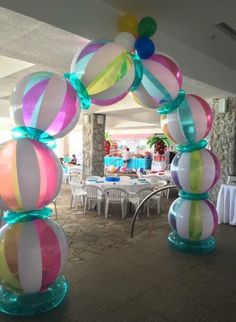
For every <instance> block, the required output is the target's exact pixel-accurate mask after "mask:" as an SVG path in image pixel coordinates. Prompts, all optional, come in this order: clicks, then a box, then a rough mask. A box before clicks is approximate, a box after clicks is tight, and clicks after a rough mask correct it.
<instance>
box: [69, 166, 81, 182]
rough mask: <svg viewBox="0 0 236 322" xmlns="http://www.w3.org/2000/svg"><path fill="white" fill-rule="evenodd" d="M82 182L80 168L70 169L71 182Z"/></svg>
mask: <svg viewBox="0 0 236 322" xmlns="http://www.w3.org/2000/svg"><path fill="white" fill-rule="evenodd" d="M81 180H82V176H81V172H80V170H79V169H78V168H71V169H70V182H74V183H79V182H80V181H81Z"/></svg>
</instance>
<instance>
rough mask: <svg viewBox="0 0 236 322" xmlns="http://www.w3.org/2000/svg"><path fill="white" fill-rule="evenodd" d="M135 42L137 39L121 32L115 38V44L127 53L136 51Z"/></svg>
mask: <svg viewBox="0 0 236 322" xmlns="http://www.w3.org/2000/svg"><path fill="white" fill-rule="evenodd" d="M135 41H136V39H135V37H134V36H133V35H132V34H131V33H129V32H121V33H119V34H118V35H117V36H116V37H115V38H114V42H115V43H116V44H118V45H120V46H121V47H123V48H125V49H126V50H127V51H131V50H132V49H134V45H135Z"/></svg>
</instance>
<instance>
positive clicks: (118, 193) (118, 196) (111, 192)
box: [104, 187, 127, 202]
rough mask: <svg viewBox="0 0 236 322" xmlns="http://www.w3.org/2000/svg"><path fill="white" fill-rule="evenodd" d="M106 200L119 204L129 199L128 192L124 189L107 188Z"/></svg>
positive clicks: (105, 192) (105, 191)
mask: <svg viewBox="0 0 236 322" xmlns="http://www.w3.org/2000/svg"><path fill="white" fill-rule="evenodd" d="M104 195H105V198H109V201H111V202H119V201H121V200H122V199H124V198H125V199H127V192H126V191H125V189H122V188H117V187H114V188H107V189H105V190H104Z"/></svg>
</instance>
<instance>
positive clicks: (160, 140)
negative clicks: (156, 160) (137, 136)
mask: <svg viewBox="0 0 236 322" xmlns="http://www.w3.org/2000/svg"><path fill="white" fill-rule="evenodd" d="M147 145H148V146H149V147H150V148H151V147H152V146H153V145H154V153H157V152H158V153H159V154H164V153H165V148H166V147H169V146H170V142H169V140H168V138H167V137H166V136H165V135H164V134H157V133H155V134H153V135H152V136H150V137H149V138H148V139H147Z"/></svg>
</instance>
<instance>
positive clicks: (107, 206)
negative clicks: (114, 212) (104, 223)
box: [105, 199, 109, 219]
mask: <svg viewBox="0 0 236 322" xmlns="http://www.w3.org/2000/svg"><path fill="white" fill-rule="evenodd" d="M108 208H109V200H108V199H107V200H106V202H105V218H106V219H107V215H108Z"/></svg>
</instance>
